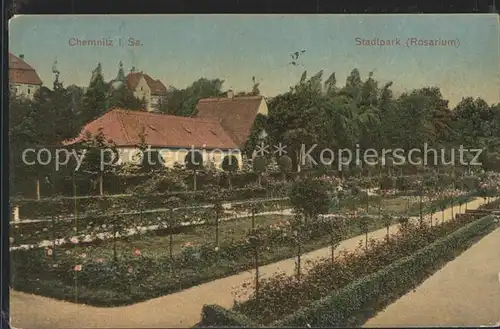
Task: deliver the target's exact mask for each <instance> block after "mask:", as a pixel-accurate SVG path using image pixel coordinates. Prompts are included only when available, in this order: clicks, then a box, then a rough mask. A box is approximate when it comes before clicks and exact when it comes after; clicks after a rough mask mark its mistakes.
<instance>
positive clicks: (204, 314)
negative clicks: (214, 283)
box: [199, 305, 256, 327]
mask: <svg viewBox="0 0 500 329" xmlns="http://www.w3.org/2000/svg"><path fill="white" fill-rule="evenodd" d="M199 325H200V326H202V327H233V326H238V327H256V326H255V324H254V323H252V321H251V320H250V319H249V318H247V317H246V316H244V315H242V314H239V313H236V312H233V311H231V310H226V309H225V308H223V307H220V306H218V305H205V306H203V309H202V311H201V322H200V323H199Z"/></svg>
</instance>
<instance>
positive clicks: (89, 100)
mask: <svg viewBox="0 0 500 329" xmlns="http://www.w3.org/2000/svg"><path fill="white" fill-rule="evenodd" d="M108 108H109V106H108V86H107V84H106V83H105V82H104V77H103V75H102V66H101V63H99V64H98V65H97V67H96V68H95V70H94V71H92V77H91V79H90V84H89V87H88V88H87V90H86V92H85V95H84V96H83V99H82V113H81V121H82V124H86V123H88V122H90V121H92V120H95V119H96V118H98V117H100V116H102V115H103V114H104V113H105V112H106V111H107V110H108Z"/></svg>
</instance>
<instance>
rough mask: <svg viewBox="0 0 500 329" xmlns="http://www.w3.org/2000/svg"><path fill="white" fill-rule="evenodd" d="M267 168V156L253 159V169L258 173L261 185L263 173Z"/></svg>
mask: <svg viewBox="0 0 500 329" xmlns="http://www.w3.org/2000/svg"><path fill="white" fill-rule="evenodd" d="M266 169H267V159H266V157H263V156H259V157H256V158H255V159H253V171H254V172H256V173H257V174H258V180H259V186H260V185H261V179H262V173H264V172H265V171H266Z"/></svg>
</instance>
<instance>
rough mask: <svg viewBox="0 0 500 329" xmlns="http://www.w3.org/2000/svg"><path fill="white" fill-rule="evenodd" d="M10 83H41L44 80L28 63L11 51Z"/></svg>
mask: <svg viewBox="0 0 500 329" xmlns="http://www.w3.org/2000/svg"><path fill="white" fill-rule="evenodd" d="M9 83H19V84H30V85H41V84H42V80H40V77H39V76H38V74H37V73H36V71H35V69H34V68H32V67H31V66H30V65H29V64H28V63H26V62H25V61H23V60H22V59H20V58H19V57H17V56H14V55H12V54H11V53H9Z"/></svg>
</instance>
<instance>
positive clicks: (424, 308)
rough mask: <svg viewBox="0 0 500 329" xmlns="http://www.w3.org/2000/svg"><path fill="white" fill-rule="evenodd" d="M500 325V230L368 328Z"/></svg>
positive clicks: (406, 297) (436, 274)
mask: <svg viewBox="0 0 500 329" xmlns="http://www.w3.org/2000/svg"><path fill="white" fill-rule="evenodd" d="M495 324H497V325H498V324H500V228H498V229H496V230H495V231H494V232H493V233H491V234H489V235H487V236H486V237H484V238H483V239H481V240H480V241H479V242H478V243H476V244H474V245H473V246H472V247H471V248H470V249H468V250H466V251H465V252H464V253H463V254H461V255H460V256H459V257H457V258H456V259H454V260H453V261H451V262H449V263H448V264H446V265H445V266H444V267H443V268H442V269H441V270H439V271H438V272H436V273H435V274H434V275H432V276H431V277H430V278H428V279H427V280H426V281H424V283H422V284H421V285H420V286H419V287H417V289H416V290H414V291H412V292H410V293H408V294H406V295H405V296H403V297H402V298H400V299H399V300H397V301H396V302H394V303H393V304H391V305H389V306H388V307H387V308H386V309H385V310H384V311H382V312H381V313H379V314H378V315H376V316H375V317H374V318H372V319H370V320H369V321H368V322H367V323H366V324H365V325H364V326H365V327H385V328H387V327H410V326H421V327H435V326H447V327H448V326H449V327H452V326H453V327H454V326H457V327H467V326H477V327H478V326H480V325H490V326H491V325H495Z"/></svg>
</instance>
